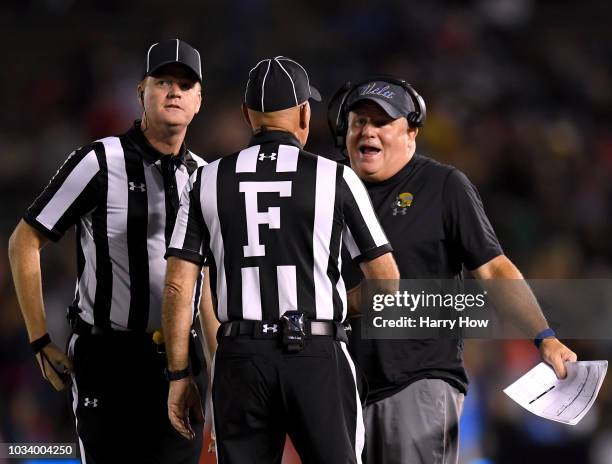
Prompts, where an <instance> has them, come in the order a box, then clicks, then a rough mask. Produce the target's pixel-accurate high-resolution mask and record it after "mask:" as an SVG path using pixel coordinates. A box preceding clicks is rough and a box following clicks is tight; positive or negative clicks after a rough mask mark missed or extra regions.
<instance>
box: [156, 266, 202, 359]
mask: <svg viewBox="0 0 612 464" xmlns="http://www.w3.org/2000/svg"><path fill="white" fill-rule="evenodd" d="M198 272H199V268H197V266H195V265H193V264H192V263H188V262H186V261H183V260H180V259H178V258H169V259H168V268H167V271H166V281H165V284H164V300H163V306H162V328H163V332H164V340H165V344H166V353H167V356H168V368H169V369H170V370H173V371H174V370H181V369H185V368H186V367H187V366H188V364H189V332H190V329H191V322H192V321H191V299H192V293H193V288H194V285H195V281H196V278H197V273H198Z"/></svg>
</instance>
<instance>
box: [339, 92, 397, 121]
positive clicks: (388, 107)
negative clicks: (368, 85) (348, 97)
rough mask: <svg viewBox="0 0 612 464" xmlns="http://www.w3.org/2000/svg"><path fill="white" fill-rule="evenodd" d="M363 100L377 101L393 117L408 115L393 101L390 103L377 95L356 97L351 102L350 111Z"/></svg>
mask: <svg viewBox="0 0 612 464" xmlns="http://www.w3.org/2000/svg"><path fill="white" fill-rule="evenodd" d="M363 100H370V101H371V102H374V103H376V104H377V105H378V106H380V107H381V108H382V109H383V111H384V112H385V113H387V114H388V115H389V116H390V117H392V118H393V119H398V118H403V117H406V115H405V114H404V113H402V112H401V111H400V110H398V109H397V108H396V107H395V106H393V105H392V104H391V103H389V102H388V101H386V100H384V99H382V98H377V97H375V96H373V95H360V96H359V97H357V98H355V99H354V100H353V101H352V102H351V105H350V106H349V111H351V110H352V109H353V108H354V107H355V105H356V104H357V103H359V102H360V101H363Z"/></svg>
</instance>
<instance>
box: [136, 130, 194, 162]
mask: <svg viewBox="0 0 612 464" xmlns="http://www.w3.org/2000/svg"><path fill="white" fill-rule="evenodd" d="M140 122H141V121H140V119H137V120H136V121H134V126H132V127H131V128H130V130H129V131H128V132H127V134H126V135H127V138H128V140H130V141H131V142H132V145H133V146H134V148H135V149H136V151H137V152H138V153H139V154H140V156H142V157H143V159H144V160H145V161H148V162H149V163H155V162H156V161H159V160H160V159H162V158H163V157H164V156H168V155H167V154H166V153H162V152H160V151H158V150H157V149H156V148H155V147H154V146H153V145H151V144H150V143H149V141H148V140H147V138H146V137H145V135H144V134H143V132H142V129H141V128H140ZM191 159H192V158H191V155H190V154H189V151H188V150H187V147H186V146H185V143H184V142H183V144H182V145H181V148H180V150H179V154H178V155H177V156H176V157H174V158H173V160H174V161H175V162H176V163H177V164H178V163H179V162H180V163H182V164H185V165H187V164H188V163H189V161H191Z"/></svg>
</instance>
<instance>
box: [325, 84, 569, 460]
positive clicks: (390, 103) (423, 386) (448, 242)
mask: <svg viewBox="0 0 612 464" xmlns="http://www.w3.org/2000/svg"><path fill="white" fill-rule="evenodd" d="M337 96H338V97H339V100H340V101H341V102H342V104H341V105H340V108H339V110H338V112H337V113H336V112H334V114H333V115H332V117H333V119H334V120H335V122H336V128H335V131H334V136H335V139H336V143H337V144H339V145H344V142H345V143H346V145H345V147H346V149H347V150H348V155H349V158H350V162H351V166H352V167H353V169H355V172H356V173H357V174H358V175H359V177H360V178H361V179H362V180H363V181H364V183H365V185H366V188H367V190H368V193H369V194H370V198H371V199H372V203H373V205H374V209H375V210H376V212H377V214H378V217H379V219H380V221H381V224H382V225H383V228H384V230H385V232H386V234H387V236H388V238H389V241H390V243H391V244H392V246H393V250H394V251H393V253H394V256H395V258H396V261H397V264H398V267H399V270H400V274H401V277H402V279H462V268H463V267H464V266H465V267H466V268H467V269H468V270H470V271H471V272H472V274H473V275H474V276H475V277H476V278H478V279H522V276H521V273H520V272H519V270H518V269H517V268H516V267H515V266H514V265H513V264H512V262H510V260H509V259H508V258H507V257H506V256H505V255H504V254H503V251H502V248H501V246H500V245H499V242H498V240H497V237H496V236H495V233H494V231H493V228H492V227H491V224H490V222H489V220H488V219H487V217H486V215H485V212H484V209H483V205H482V202H481V200H480V197H479V195H478V192H477V191H476V188H475V187H474V186H473V185H472V184H471V183H470V182H469V180H468V179H467V177H466V176H465V175H464V174H463V173H462V172H461V171H459V170H458V169H456V168H454V167H452V166H447V165H443V164H440V163H438V162H436V161H434V160H432V159H430V158H427V157H425V156H422V155H419V154H415V149H416V142H415V140H416V136H417V133H418V127H419V126H420V125H422V123H423V121H424V119H425V103H424V101H423V99H422V98H421V97H420V95H418V93H417V92H416V91H415V90H414V89H413V88H412V87H410V86H409V85H408V84H406V83H405V82H404V81H401V80H398V79H394V78H391V77H388V78H386V79H372V80H368V81H363V82H361V83H357V84H355V85H352V86H351V85H347V86H345V88H344V89H343V90H342V91H341V92H340V93H338V94H337ZM332 106H333V105H332ZM339 142H340V143H339ZM362 277H363V276H362V275H360V273H359V270H358V269H356V268H354V267H352V268H351V266H350V265H348V266H346V267H345V278H346V281H347V288H349V289H352V288H354V287H355V286H356V285H357V284H358V283H359V281H360V280H361V278H362ZM517 290H521V292H520V293H522V294H521V295H516V300H520V301H521V302H522V304H521V305H514V306H513V307H512V308H510V309H511V311H512V314H513V316H514V317H515V320H516V321H518V322H519V324H520V325H521V326H522V327H523V328H524V329H525V330H526V331H527V332H528V334H529V335H530V336H533V337H534V338H536V339H537V342H538V343H539V344H540V352H541V355H542V358H543V359H544V360H545V361H546V362H548V363H550V364H551V365H552V366H553V368H554V369H555V372H556V373H557V375H558V376H559V377H564V376H565V367H564V365H563V361H568V360H575V359H576V355H575V354H574V353H573V352H572V351H571V350H569V349H568V348H567V347H565V346H564V345H563V344H562V343H561V342H559V341H558V340H557V339H556V338H555V337H554V336H551V332H552V331H550V329H548V325H547V323H546V320H545V318H544V316H543V315H542V313H541V311H540V309H539V307H538V305H537V302H536V301H535V298H534V297H533V295H532V294H531V292H530V290H529V289H528V287H527V286H526V285H524V286H521V288H518V286H517ZM353 325H354V327H355V333H354V334H353V336H352V337H351V344H350V350H351V353H352V354H353V356H354V357H355V359H356V361H357V362H358V364H359V365H360V367H361V368H362V369H364V371H365V374H366V377H367V380H368V383H369V395H368V398H367V403H366V408H365V413H364V421H365V424H366V453H365V454H366V456H367V462H368V463H369V464H390V463H398V464H400V463H401V464H404V463H411V464H419V463H423V464H433V463H444V464H451V463H453V464H454V463H456V462H457V459H458V454H457V451H458V421H459V416H460V414H461V409H462V405H463V395H464V394H465V393H466V391H467V383H468V379H467V376H466V373H465V369H464V367H463V359H462V358H463V356H462V351H463V343H462V340H452V339H444V338H442V339H436V340H433V339H429V340H368V339H362V337H361V335H360V332H359V328H360V324H359V323H356V324H353ZM542 339H543V341H542Z"/></svg>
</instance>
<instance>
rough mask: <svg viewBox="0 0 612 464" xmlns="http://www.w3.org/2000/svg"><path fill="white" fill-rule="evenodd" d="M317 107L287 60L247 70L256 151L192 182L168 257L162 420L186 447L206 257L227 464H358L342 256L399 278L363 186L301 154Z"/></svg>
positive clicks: (223, 462)
mask: <svg viewBox="0 0 612 464" xmlns="http://www.w3.org/2000/svg"><path fill="white" fill-rule="evenodd" d="M309 98H315V99H318V98H320V97H319V96H318V92H317V91H316V90H315V89H314V88H312V87H311V86H310V85H309V79H308V75H307V74H306V71H305V70H304V68H303V67H302V66H301V65H299V64H298V63H296V62H295V61H293V60H291V59H289V58H286V57H282V56H278V57H275V58H270V59H266V60H262V61H261V62H259V63H258V64H257V65H256V66H255V67H254V68H253V69H252V70H251V72H250V73H249V81H248V83H247V88H246V95H245V106H244V107H243V110H244V113H245V117H246V118H247V120H248V121H249V123H250V125H251V127H252V128H253V131H254V135H253V138H252V139H251V142H250V143H249V146H248V147H247V148H245V149H244V150H242V151H240V152H239V153H234V154H233V155H230V156H227V157H225V158H221V159H220V160H218V161H215V162H214V163H211V164H209V165H207V166H204V167H203V168H201V169H198V170H197V171H196V173H195V174H194V175H193V176H192V177H191V179H190V182H189V185H188V187H187V189H186V190H185V192H184V193H183V196H182V199H181V210H180V212H179V215H178V217H177V222H176V226H175V229H174V233H173V235H172V242H171V244H170V247H169V249H168V253H167V254H168V255H169V256H170V258H169V259H168V271H167V276H166V290H165V294H164V307H163V322H164V331H165V333H166V335H167V342H168V363H169V367H170V369H171V375H172V376H173V377H174V378H175V379H176V380H174V381H172V382H171V386H170V392H169V398H168V408H169V414H170V418H171V420H172V423H173V425H175V427H176V428H177V430H179V431H180V432H181V433H183V434H184V435H185V436H186V437H191V436H193V432H192V431H191V430H190V429H189V415H188V412H189V407H190V405H191V404H192V398H193V389H192V388H190V384H189V383H188V382H187V381H186V380H185V379H183V380H181V377H183V376H186V375H187V373H188V372H187V371H186V369H187V337H188V330H189V301H190V299H191V289H192V285H193V282H194V279H195V277H196V276H197V274H198V272H199V267H200V266H201V265H202V263H203V260H204V257H205V256H206V257H207V260H208V261H207V262H209V263H210V264H209V266H210V269H211V285H212V293H213V299H214V300H215V303H216V304H215V313H216V316H217V318H218V319H219V321H221V327H220V329H219V332H218V340H219V347H218V349H217V353H216V356H215V361H214V363H213V366H214V368H213V374H212V375H213V384H212V399H213V417H214V427H215V433H216V439H217V453H218V462H219V464H244V463H258V464H259V463H262V464H268V463H280V462H281V459H282V451H283V444H284V440H285V435H286V434H287V433H288V434H289V436H290V437H291V439H292V440H293V443H294V444H295V447H296V449H297V451H298V453H299V454H300V456H301V458H302V461H303V462H305V463H311V464H316V463H320V464H330V463H343V464H350V463H357V462H360V455H361V450H362V447H363V422H362V416H361V404H360V399H359V395H358V393H357V386H356V378H355V368H354V366H353V363H352V361H351V359H350V357H349V356H348V351H347V349H346V345H345V342H346V334H345V330H344V327H343V325H342V322H343V321H344V319H345V317H346V311H347V305H346V292H345V287H344V282H343V280H342V277H341V274H340V249H341V244H342V242H343V241H344V242H345V243H346V244H347V248H348V249H349V250H350V251H351V256H352V258H353V259H354V260H355V261H357V262H358V263H360V265H361V268H362V269H363V271H364V273H365V274H366V275H367V276H369V277H372V278H379V279H384V278H387V279H397V278H398V277H399V273H398V271H397V268H396V266H395V263H394V261H393V258H392V257H391V253H390V250H391V248H390V247H389V244H388V241H387V238H386V237H385V234H384V233H383V232H382V229H381V227H380V224H379V223H378V221H377V219H376V215H375V213H374V210H373V209H372V206H371V204H370V201H369V199H368V196H367V192H366V190H365V188H364V187H363V184H362V183H361V181H360V180H359V178H358V177H357V175H356V174H355V173H354V172H353V171H352V170H351V169H350V168H348V167H346V166H343V165H341V164H338V163H336V162H334V161H331V160H329V159H326V158H323V157H320V156H317V155H314V154H312V153H308V152H306V151H304V150H303V149H302V146H303V145H304V143H306V139H307V137H308V131H309V123H310V104H309V102H308V99H309Z"/></svg>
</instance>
